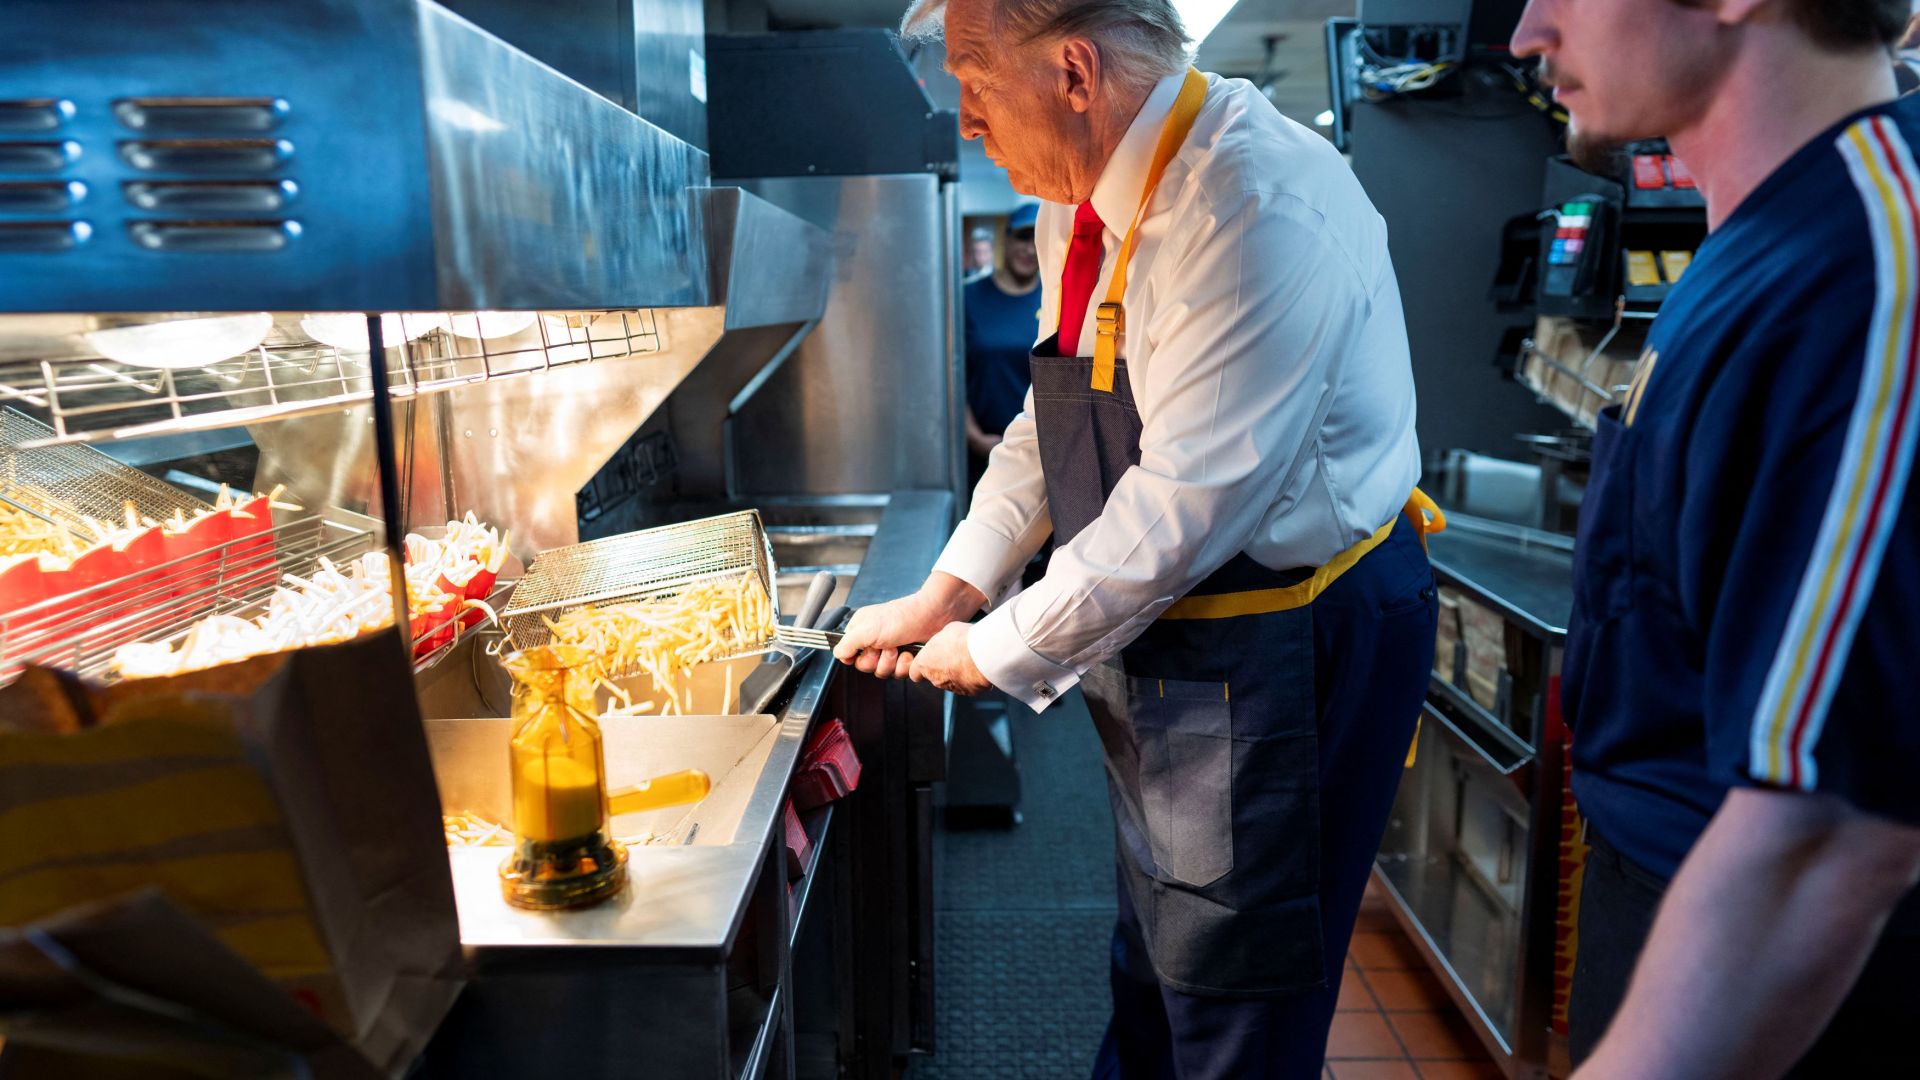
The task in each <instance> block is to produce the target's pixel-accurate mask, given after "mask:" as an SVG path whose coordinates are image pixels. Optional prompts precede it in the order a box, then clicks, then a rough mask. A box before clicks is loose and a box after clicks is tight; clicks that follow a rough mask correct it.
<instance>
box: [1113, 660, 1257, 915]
mask: <svg viewBox="0 0 1920 1080" xmlns="http://www.w3.org/2000/svg"><path fill="white" fill-rule="evenodd" d="M1129 683H1130V686H1129V687H1128V697H1129V699H1130V700H1129V701H1128V712H1129V713H1130V714H1131V715H1132V717H1133V724H1134V731H1135V736H1136V738H1137V739H1138V740H1139V752H1140V810H1141V814H1142V816H1143V817H1145V819H1146V820H1145V822H1144V824H1145V826H1146V831H1147V840H1148V842H1149V844H1150V845H1151V846H1152V849H1153V862H1154V866H1155V867H1156V868H1157V870H1158V876H1160V877H1161V878H1162V879H1164V880H1167V881H1174V882H1179V883H1181V884H1184V885H1190V886H1193V887H1195V888H1204V887H1205V886H1208V885H1211V884H1213V883H1214V882H1216V881H1218V880H1220V879H1221V878H1222V877H1225V876H1226V875H1227V873H1228V872H1229V871H1231V870H1232V869H1233V709H1232V706H1231V704H1230V703H1229V701H1228V699H1227V686H1226V684H1225V683H1217V682H1181V681H1177V680H1173V679H1132V680H1129Z"/></svg>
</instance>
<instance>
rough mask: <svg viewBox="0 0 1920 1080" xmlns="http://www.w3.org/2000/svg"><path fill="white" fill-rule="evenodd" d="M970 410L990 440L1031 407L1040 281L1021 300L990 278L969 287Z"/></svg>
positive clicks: (1038, 328) (1038, 325) (968, 394)
mask: <svg viewBox="0 0 1920 1080" xmlns="http://www.w3.org/2000/svg"><path fill="white" fill-rule="evenodd" d="M965 299H966V315H967V318H966V334H967V340H966V346H967V407H968V408H970V409H972V410H973V418H974V419H975V420H978V421H979V422H980V429H981V430H982V431H985V432H986V433H987V434H989V435H998V434H1000V433H1001V432H1004V431H1006V430H1007V425H1008V424H1010V423H1012V422H1013V418H1014V417H1016V416H1019V415H1020V410H1021V409H1023V408H1025V407H1026V403H1027V387H1028V386H1029V385H1031V384H1032V382H1033V374H1032V372H1031V370H1030V369H1029V368H1028V366H1027V354H1028V353H1029V352H1031V351H1032V349H1033V343H1034V341H1035V340H1036V339H1037V338H1038V337H1039V336H1040V333H1039V331H1040V286H1039V283H1038V282H1035V283H1034V287H1033V288H1032V289H1030V290H1028V291H1027V292H1024V293H1021V294H1019V295H1017V296H1015V295H1011V294H1009V293H1007V292H1005V291H1004V290H1002V289H1001V288H1000V284H999V282H996V281H995V280H994V279H993V275H991V274H989V275H987V276H986V277H983V278H981V279H980V280H979V281H976V282H974V283H973V284H971V285H968V286H967V288H966V297H965Z"/></svg>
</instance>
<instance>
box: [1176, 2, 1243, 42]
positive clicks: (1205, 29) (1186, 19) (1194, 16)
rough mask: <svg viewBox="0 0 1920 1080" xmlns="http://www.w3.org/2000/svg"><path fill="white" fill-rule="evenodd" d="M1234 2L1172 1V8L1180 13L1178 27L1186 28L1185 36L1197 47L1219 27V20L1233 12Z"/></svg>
mask: <svg viewBox="0 0 1920 1080" xmlns="http://www.w3.org/2000/svg"><path fill="white" fill-rule="evenodd" d="M1234 3H1235V0H1173V8H1174V10H1175V11H1177V12H1179V13H1180V25H1182V26H1184V27H1186V28H1187V36H1188V37H1190V38H1192V39H1193V43H1194V45H1195V46H1196V47H1197V46H1198V45H1199V44H1200V43H1201V42H1203V41H1205V40H1207V35H1208V34H1211V33H1213V28H1214V27H1216V26H1219V25H1220V20H1221V19H1224V18H1226V17H1227V12H1229V11H1232V10H1233V5H1234Z"/></svg>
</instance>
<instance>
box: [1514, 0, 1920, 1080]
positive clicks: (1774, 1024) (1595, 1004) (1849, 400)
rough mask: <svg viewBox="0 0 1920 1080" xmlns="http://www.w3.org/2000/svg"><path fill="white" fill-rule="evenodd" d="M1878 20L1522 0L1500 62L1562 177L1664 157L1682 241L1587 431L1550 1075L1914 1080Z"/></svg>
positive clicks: (1570, 657)
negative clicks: (1567, 970)
mask: <svg viewBox="0 0 1920 1080" xmlns="http://www.w3.org/2000/svg"><path fill="white" fill-rule="evenodd" d="M1908 15H1909V9H1908V2H1907V0H1606V2H1600V3H1594V2H1588V0H1533V2H1532V3H1531V4H1529V5H1528V7H1527V10H1526V14H1525V15H1524V16H1523V17H1522V20H1521V23H1520V25H1519V27H1518V28H1517V30H1516V31H1515V33H1514V38H1513V51H1514V53H1515V54H1516V55H1518V56H1523V57H1539V58H1540V66H1541V75H1542V80H1543V81H1544V82H1545V83H1547V84H1548V85H1551V86H1553V87H1554V94H1555V96H1556V97H1557V98H1558V99H1559V101H1560V104H1561V105H1562V106H1564V107H1565V108H1566V110H1567V112H1568V114H1569V115H1570V117H1571V127H1570V129H1569V148H1570V150H1571V152H1572V153H1573V154H1574V156H1575V158H1576V160H1579V161H1581V162H1582V163H1583V164H1585V165H1587V167H1589V168H1593V167H1594V165H1595V164H1596V163H1600V162H1603V161H1604V160H1605V159H1606V158H1607V157H1608V154H1609V151H1610V149H1611V148H1613V147H1616V146H1618V145H1619V144H1620V143H1623V142H1625V141H1628V140H1633V139H1639V138H1648V137H1654V136H1664V137H1665V138H1667V139H1668V140H1669V142H1670V143H1671V145H1672V147H1673V151H1674V153H1675V154H1676V155H1677V156H1678V157H1679V158H1680V159H1681V160H1682V161H1684V162H1685V163H1686V166H1687V168H1688V169H1689V170H1690V171H1691V172H1692V173H1693V175H1694V177H1695V178H1696V180H1697V181H1698V183H1699V187H1700V191H1701V193H1702V194H1703V195H1704V196H1705V199H1706V207H1707V224H1708V228H1709V230H1710V232H1709V235H1708V237H1707V239H1706V242H1705V243H1704V244H1703V245H1702V246H1701V247H1700V250H1699V252H1698V254H1697V255H1696V257H1695V258H1694V260H1693V264H1692V267H1691V268H1690V269H1688V271H1687V274H1686V278H1685V279H1684V280H1683V281H1681V282H1680V284H1679V285H1677V286H1675V287H1674V290H1673V292H1672V294H1671V296H1670V297H1669V298H1668V300H1667V301H1666V303H1665V304H1664V305H1663V307H1662V308H1661V311H1660V314H1659V318H1658V319H1657V321H1656V322H1655V323H1654V325H1653V328H1652V330H1651V332H1650V334H1649V338H1648V346H1647V352H1646V354H1645V355H1644V356H1643V357H1642V359H1641V362H1640V366H1639V369H1638V371H1637V373H1636V376H1635V379H1634V382H1633V385H1632V388H1631V389H1630V390H1629V391H1628V392H1627V394H1626V396H1625V399H1624V402H1623V404H1620V405H1616V406H1613V407H1611V408H1609V409H1608V410H1607V411H1606V412H1605V413H1603V414H1602V415H1601V417H1600V418H1599V420H1598V422H1597V431H1596V434H1595V438H1594V448H1593V465H1592V473H1591V479H1590V482H1589V484H1588V487H1587V494H1586V499H1585V503H1584V505H1583V506H1582V509H1581V516H1580V526H1579V532H1578V540H1577V543H1578V547H1577V551H1576V555H1575V564H1574V591H1575V602H1574V614H1573V619H1572V623H1571V626H1570V627H1569V631H1568V638H1567V648H1566V656H1565V669H1564V677H1563V681H1562V684H1561V693H1562V696H1563V703H1564V711H1565V716H1566V719H1567V723H1568V725H1569V726H1570V728H1571V729H1572V732H1573V747H1572V766H1573V793H1574V797H1575V799H1576V800H1577V802H1578V804H1579V808H1580V812H1581V814H1582V816H1583V817H1584V818H1585V820H1586V823H1587V840H1588V843H1589V844H1590V845H1591V849H1590V852H1589V855H1588V858H1587V863H1586V869H1585V872H1584V882H1583V888H1582V895H1581V898H1580V908H1579V942H1580V945H1579V955H1578V958H1577V960H1576V963H1575V968H1574V974H1573V988H1572V998H1571V1003H1570V1011H1571V1015H1570V1027H1571V1037H1570V1049H1571V1051H1572V1055H1573V1058H1574V1061H1575V1063H1576V1065H1577V1066H1578V1068H1577V1071H1576V1073H1575V1076H1576V1077H1577V1078H1579V1080H1602V1078H1611V1077H1623V1078H1626V1077H1630V1078H1632V1080H1660V1078H1664V1077H1674V1078H1680V1077H1685V1078H1687V1080H1709V1078H1715V1077H1727V1078H1735V1077H1738V1078H1741V1080H1756V1078H1766V1077H1778V1076H1782V1075H1793V1076H1802V1077H1887V1076H1911V1075H1914V1073H1915V1070H1916V1064H1915V1062H1916V1059H1915V1056H1914V1050H1913V1045H1914V1044H1913V1039H1914V1031H1915V1030H1916V1028H1920V990H1916V988H1915V984H1914V972H1915V971H1916V970H1920V896H1917V894H1916V893H1915V891H1914V885H1915V882H1916V880H1920V707H1916V705H1915V704H1914V693H1913V686H1912V680H1913V672H1914V670H1915V665H1916V659H1917V658H1920V498H1916V497H1914V492H1913V491H1912V490H1911V487H1912V469H1913V463H1914V453H1915V440H1916V436H1920V311H1916V306H1917V304H1920V165H1916V162H1915V147H1917V146H1920V98H1916V97H1905V98H1897V97H1896V95H1895V86H1894V74H1893V70H1892V68H1891V66H1890V64H1889V63H1888V60H1889V50H1890V47H1891V46H1892V45H1893V43H1894V42H1895V41H1896V40H1898V38H1899V37H1900V34H1901V31H1902V28H1903V27H1904V26H1905V25H1906V23H1907V18H1908ZM1603 1033H1604V1034H1603Z"/></svg>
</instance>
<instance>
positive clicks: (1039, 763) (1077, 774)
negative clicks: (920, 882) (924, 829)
mask: <svg viewBox="0 0 1920 1080" xmlns="http://www.w3.org/2000/svg"><path fill="white" fill-rule="evenodd" d="M1013 731H1014V750H1015V755H1016V757H1017V760H1018V761H1019V767H1020V778H1021V788H1022V792H1023V804H1022V811H1023V813H1024V815H1025V821H1024V822H1023V823H1022V824H1021V825H1019V826H1016V827H1014V828H1012V829H1004V830H1001V829H968V830H959V831H943V832H942V833H941V835H940V841H939V845H938V847H937V849H936V851H937V854H936V859H935V863H934V877H935V895H936V897H937V899H936V909H937V911H936V918H935V935H936V936H935V952H936V957H935V959H936V969H935V970H936V976H935V977H936V980H937V982H936V984H935V994H936V1001H937V1004H936V1008H935V1039H936V1043H937V1050H936V1052H935V1053H934V1054H933V1055H932V1056H930V1057H924V1058H918V1059H915V1060H914V1062H913V1064H912V1066H911V1067H910V1069H909V1071H908V1076H909V1077H910V1078H911V1080H990V1078H991V1080H1000V1078H1021V1080H1056V1078H1057V1080H1068V1078H1082V1077H1085V1076H1087V1075H1088V1072H1089V1070H1090V1068H1091V1066H1092V1063H1093V1056H1094V1053H1095V1051H1096V1050H1097V1049H1098V1047H1099V1044H1100V1036H1101V1033H1102V1032H1103V1031H1104V1030H1105V1029H1106V1022H1107V1014H1108V1010H1109V1008H1110V1006H1111V999H1110V997H1109V995H1108V991H1107V945H1108V940H1109V938H1110V937H1111V935H1112V932H1113V916H1114V906H1113V905H1114V902H1113V887H1114V886H1113V880H1114V879H1113V817H1112V811H1111V810H1110V809H1109V806H1108V802H1107V788H1106V777H1105V771H1104V767H1103V766H1102V764H1101V761H1100V742H1099V739H1098V737H1097V736H1096V735H1095V734H1094V731H1093V721H1092V720H1091V719H1090V718H1089V717H1088V716H1087V710H1086V704H1085V703H1084V702H1083V701H1082V700H1081V699H1080V696H1079V695H1078V694H1074V695H1072V696H1071V697H1069V698H1067V699H1065V700H1063V701H1061V702H1060V703H1059V704H1058V705H1056V706H1054V707H1053V708H1051V709H1048V710H1047V712H1046V714H1045V715H1044V716H1036V715H1034V714H1033V713H1031V712H1029V711H1027V710H1026V709H1023V708H1020V707H1019V706H1017V705H1016V706H1014V707H1013Z"/></svg>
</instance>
